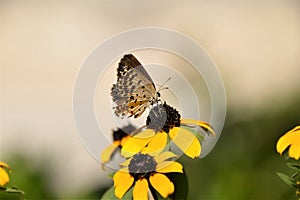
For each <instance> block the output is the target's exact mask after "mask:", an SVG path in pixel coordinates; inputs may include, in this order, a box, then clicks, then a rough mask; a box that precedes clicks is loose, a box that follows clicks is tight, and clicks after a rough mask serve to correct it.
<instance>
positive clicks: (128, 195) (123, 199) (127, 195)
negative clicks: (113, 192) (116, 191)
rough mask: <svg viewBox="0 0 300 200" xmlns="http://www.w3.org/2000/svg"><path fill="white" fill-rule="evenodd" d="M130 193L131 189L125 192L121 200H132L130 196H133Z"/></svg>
mask: <svg viewBox="0 0 300 200" xmlns="http://www.w3.org/2000/svg"><path fill="white" fill-rule="evenodd" d="M132 192H133V187H131V188H130V190H128V191H127V192H126V194H125V195H124V196H123V198H122V200H132V195H133V194H132Z"/></svg>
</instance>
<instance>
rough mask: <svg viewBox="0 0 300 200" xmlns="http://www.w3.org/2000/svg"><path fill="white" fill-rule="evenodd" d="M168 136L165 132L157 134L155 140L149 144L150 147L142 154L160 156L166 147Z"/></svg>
mask: <svg viewBox="0 0 300 200" xmlns="http://www.w3.org/2000/svg"><path fill="white" fill-rule="evenodd" d="M167 140H168V135H167V133H165V132H159V133H156V134H155V136H154V137H153V139H152V140H151V141H150V142H149V144H148V146H147V147H146V148H145V149H144V150H143V151H142V153H145V154H149V155H152V156H153V155H158V154H159V153H160V152H162V150H163V149H164V148H165V147H166V145H167Z"/></svg>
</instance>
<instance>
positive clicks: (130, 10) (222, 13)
mask: <svg viewBox="0 0 300 200" xmlns="http://www.w3.org/2000/svg"><path fill="white" fill-rule="evenodd" d="M143 26H158V27H166V28H171V29H175V30H177V31H180V32H182V33H184V34H186V35H188V36H190V37H192V38H194V39H195V40H196V41H198V42H199V43H200V44H202V45H203V46H204V47H205V48H206V50H207V51H208V53H209V54H210V56H211V57H212V58H213V60H214V61H215V63H216V64H217V66H218V68H219V70H220V72H221V74H222V76H223V79H224V82H225V87H226V90H227V98H228V106H229V107H233V106H236V108H238V109H240V111H241V112H245V111H251V112H254V111H255V110H258V109H263V108H264V107H265V106H269V107H270V106H276V105H279V104H280V103H284V102H285V101H286V100H287V99H288V97H289V96H292V94H293V93H296V92H297V91H299V89H300V88H299V83H298V82H299V74H300V56H299V55H300V4H299V1H296V0H295V1H289V0H284V1H283V0H273V1H271V0H270V1H261V0H252V1H250V0H249V1H247V0H246V1H244V0H235V1H234V0H232V1H224V0H213V1H175V2H174V1H26V2H25V1H9V0H7V1H3V0H2V1H0V45H1V46H0V64H1V74H0V80H1V93H0V95H1V98H0V99H1V102H0V105H1V121H0V127H1V133H0V134H1V144H0V145H1V149H0V150H1V152H0V153H1V154H0V156H1V160H2V159H5V158H7V157H8V156H9V155H10V154H11V153H12V152H14V151H21V152H23V153H24V154H26V155H29V156H31V157H32V160H33V161H34V162H39V161H38V159H36V158H41V157H47V156H49V157H52V159H54V160H51V162H52V163H51V166H52V176H51V177H50V181H51V182H52V183H53V189H54V190H55V191H56V192H57V193H58V194H60V195H62V196H69V195H76V190H77V189H84V188H85V187H86V188H89V187H93V186H95V185H97V184H100V183H101V182H106V183H107V184H109V183H111V182H109V181H107V179H106V177H105V176H106V174H105V173H103V172H102V171H101V170H100V165H99V163H98V162H97V161H95V160H94V159H93V158H92V157H91V156H90V155H89V154H88V153H87V152H86V150H85V149H84V147H83V146H82V145H81V143H80V140H79V139H78V137H77V133H76V131H75V126H74V122H73V115H72V91H73V86H74V82H75V80H76V75H77V73H78V71H79V69H80V65H81V63H82V62H83V61H84V59H85V58H86V57H87V56H88V54H89V52H90V51H92V50H93V49H94V48H95V47H96V46H97V45H98V44H100V43H101V42H103V41H104V40H106V39H107V38H109V37H111V36H112V35H114V34H117V33H119V32H122V31H125V30H128V29H131V28H136V27H143ZM251 112H250V114H251ZM99 145H101V144H99ZM75 174H76V179H77V180H80V181H74V175H75Z"/></svg>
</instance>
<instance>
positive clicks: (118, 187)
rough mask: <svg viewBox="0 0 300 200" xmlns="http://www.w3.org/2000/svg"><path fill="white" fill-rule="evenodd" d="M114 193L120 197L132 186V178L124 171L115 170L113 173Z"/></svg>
mask: <svg viewBox="0 0 300 200" xmlns="http://www.w3.org/2000/svg"><path fill="white" fill-rule="evenodd" d="M113 179H114V187H115V195H116V197H118V198H119V199H121V198H122V197H123V196H124V194H125V193H126V192H127V191H128V190H129V188H130V187H131V186H132V184H133V181H134V178H133V177H132V176H131V175H130V174H129V173H126V172H123V171H117V172H116V173H115V175H114V178H113Z"/></svg>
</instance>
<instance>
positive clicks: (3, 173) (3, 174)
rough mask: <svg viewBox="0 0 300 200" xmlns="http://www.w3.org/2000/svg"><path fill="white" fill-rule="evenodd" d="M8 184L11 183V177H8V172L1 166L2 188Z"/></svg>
mask: <svg viewBox="0 0 300 200" xmlns="http://www.w3.org/2000/svg"><path fill="white" fill-rule="evenodd" d="M8 182H9V176H8V174H7V172H6V171H5V170H4V169H3V168H2V166H1V167H0V186H4V185H5V184H7V183H8Z"/></svg>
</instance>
